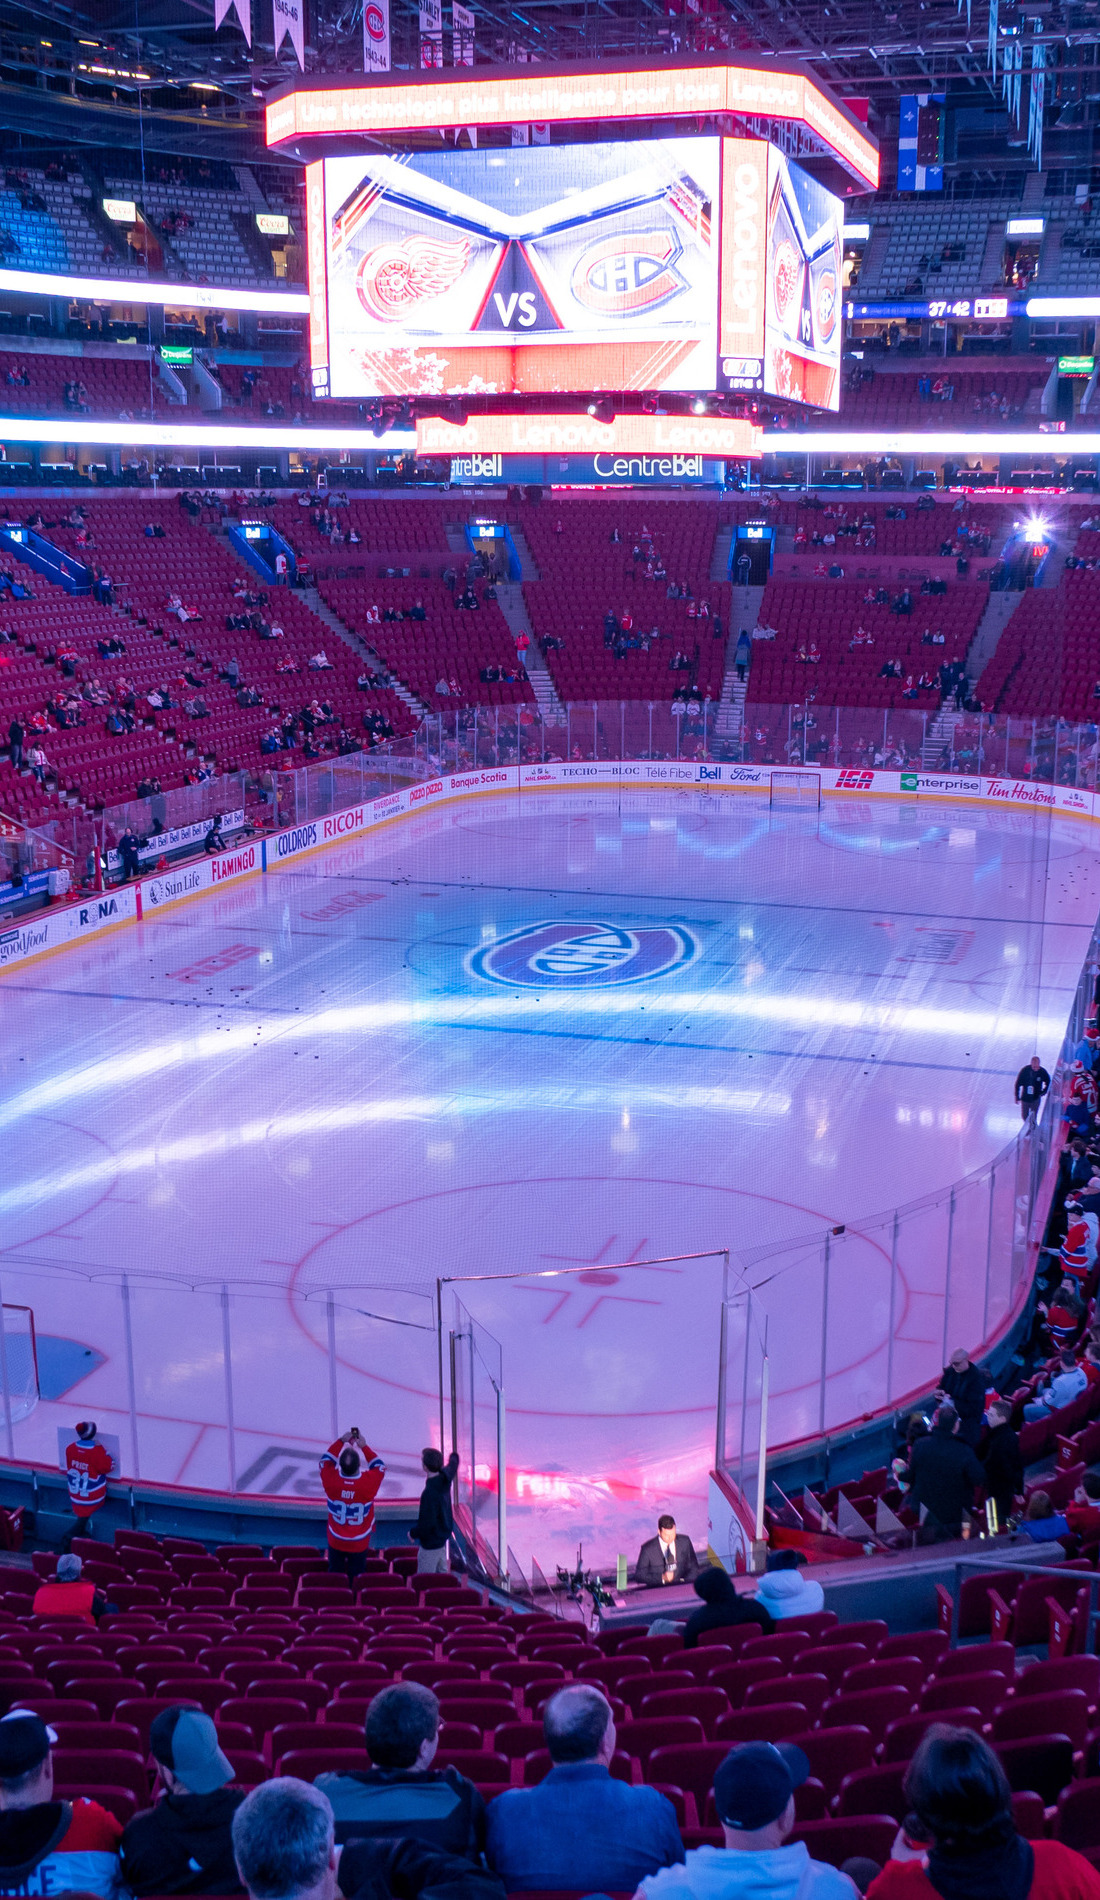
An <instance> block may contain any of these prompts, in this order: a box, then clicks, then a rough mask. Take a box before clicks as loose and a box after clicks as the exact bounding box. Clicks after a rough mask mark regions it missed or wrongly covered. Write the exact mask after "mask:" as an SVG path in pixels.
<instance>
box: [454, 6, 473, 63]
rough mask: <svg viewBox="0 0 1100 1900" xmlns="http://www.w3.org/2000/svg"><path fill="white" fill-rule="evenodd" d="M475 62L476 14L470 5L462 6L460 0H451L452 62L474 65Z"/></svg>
mask: <svg viewBox="0 0 1100 1900" xmlns="http://www.w3.org/2000/svg"><path fill="white" fill-rule="evenodd" d="M473 63H474V16H473V14H472V13H471V11H470V9H469V7H464V6H460V4H459V0H451V64H452V65H453V66H472V65H473Z"/></svg>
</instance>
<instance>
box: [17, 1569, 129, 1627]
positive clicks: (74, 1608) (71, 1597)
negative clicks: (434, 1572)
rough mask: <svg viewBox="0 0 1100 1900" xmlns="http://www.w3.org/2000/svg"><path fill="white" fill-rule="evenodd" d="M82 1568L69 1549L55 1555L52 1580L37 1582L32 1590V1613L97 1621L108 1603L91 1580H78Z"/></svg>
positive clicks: (86, 1621) (108, 1606) (83, 1621)
mask: <svg viewBox="0 0 1100 1900" xmlns="http://www.w3.org/2000/svg"><path fill="white" fill-rule="evenodd" d="M83 1569H84V1566H83V1564H82V1563H81V1561H80V1558H79V1557H74V1556H73V1554H72V1552H71V1551H69V1552H68V1553H67V1554H66V1555H65V1556H64V1557H59V1558H58V1560H57V1569H56V1571H55V1572H54V1580H53V1582H52V1583H41V1584H39V1586H38V1589H37V1590H36V1591H35V1594H34V1602H33V1603H32V1604H31V1609H32V1611H33V1612H34V1614H35V1616H72V1617H76V1618H77V1619H78V1620H79V1621H80V1622H82V1623H91V1624H93V1625H94V1624H96V1623H98V1622H99V1619H100V1617H101V1616H102V1615H103V1613H104V1611H105V1610H108V1609H110V1608H111V1605H110V1604H109V1603H108V1601H107V1598H106V1597H105V1595H104V1593H103V1591H102V1590H97V1589H96V1587H95V1584H94V1583H84V1582H83V1581H82V1579H81V1573H82V1571H83Z"/></svg>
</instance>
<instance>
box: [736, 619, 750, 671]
mask: <svg viewBox="0 0 1100 1900" xmlns="http://www.w3.org/2000/svg"><path fill="white" fill-rule="evenodd" d="M751 661H752V641H751V640H750V639H749V634H748V629H747V627H742V629H741V631H740V633H739V634H738V636H737V645H736V647H735V648H734V652H733V664H734V666H735V667H736V668H737V677H738V679H739V680H742V681H743V680H744V678H745V674H746V673H747V672H748V670H749V666H750V663H751Z"/></svg>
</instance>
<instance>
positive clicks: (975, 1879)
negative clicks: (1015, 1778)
mask: <svg viewBox="0 0 1100 1900" xmlns="http://www.w3.org/2000/svg"><path fill="white" fill-rule="evenodd" d="M905 1796H906V1800H907V1802H908V1805H909V1807H910V1809H911V1810H912V1813H913V1816H914V1818H915V1823H916V1827H917V1829H918V1831H919V1837H920V1839H921V1840H922V1841H927V1842H928V1843H930V1845H929V1848H928V1852H927V1854H926V1855H925V1854H922V1855H921V1856H920V1858H919V1859H914V1860H904V1861H903V1860H891V1861H890V1862H888V1864H887V1865H886V1866H885V1867H884V1868H883V1870H882V1872H881V1873H880V1874H879V1875H878V1877H877V1878H876V1879H875V1880H873V1881H872V1882H871V1885H870V1886H869V1888H868V1889H867V1900H935V1896H936V1895H937V1894H938V1895H940V1896H941V1897H942V1896H948V1895H950V1896H952V1900H954V1896H960V1897H961V1896H963V1895H965V1896H966V1900H1029V1897H1030V1900H1100V1872H1097V1870H1096V1869H1095V1868H1094V1867H1091V1866H1090V1865H1089V1863H1088V1861H1087V1860H1085V1859H1084V1858H1083V1857H1082V1856H1081V1855H1080V1854H1075V1853H1074V1851H1073V1849H1072V1848H1071V1847H1064V1846H1063V1845H1062V1843H1061V1841H1042V1840H1040V1841H1025V1840H1023V1839H1022V1838H1021V1836H1020V1835H1019V1834H1018V1833H1017V1832H1016V1827H1015V1824H1014V1822H1013V1819H1012V1791H1011V1789H1010V1788H1009V1785H1008V1781H1007V1778H1006V1776H1005V1772H1004V1769H1003V1768H1002V1767H1001V1764H1000V1762H999V1761H998V1760H997V1757H996V1755H995V1754H994V1753H993V1750H992V1749H991V1748H990V1747H989V1745H988V1743H986V1742H984V1741H983V1740H982V1738H981V1736H980V1735H975V1733H974V1731H973V1730H972V1729H965V1728H949V1727H947V1726H946V1724H943V1723H936V1724H935V1726H934V1727H932V1728H930V1729H929V1730H928V1732H927V1734H926V1735H925V1736H924V1738H923V1740H922V1742H921V1744H920V1746H919V1748H918V1749H917V1752H916V1754H915V1755H914V1757H913V1760H912V1761H911V1762H910V1764H909V1770H908V1773H907V1774H906V1777H905Z"/></svg>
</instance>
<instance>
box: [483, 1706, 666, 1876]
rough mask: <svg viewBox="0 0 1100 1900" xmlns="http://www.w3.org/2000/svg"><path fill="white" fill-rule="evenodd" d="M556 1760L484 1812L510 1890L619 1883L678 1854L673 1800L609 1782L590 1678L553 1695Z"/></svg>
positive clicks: (550, 1718) (603, 1727) (606, 1732)
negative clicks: (533, 1782) (533, 1783)
mask: <svg viewBox="0 0 1100 1900" xmlns="http://www.w3.org/2000/svg"><path fill="white" fill-rule="evenodd" d="M543 1728H544V1730H545V1734H546V1746H547V1748H548V1749H549V1751H550V1759H551V1762H552V1763H553V1766H552V1767H551V1769H550V1773H549V1774H548V1775H547V1777H546V1779H545V1781H541V1782H540V1783H539V1784H538V1786H537V1787H535V1788H522V1789H521V1788H512V1789H509V1790H508V1791H507V1792H506V1793H504V1794H501V1795H498V1796H497V1798H496V1800H495V1801H494V1802H493V1804H492V1806H491V1807H490V1809H489V1864H490V1866H492V1867H493V1868H495V1869H496V1871H497V1872H498V1873H499V1875H500V1877H501V1879H502V1880H503V1881H504V1884H505V1886H506V1888H507V1889H508V1892H509V1893H525V1892H527V1893H529V1892H531V1891H536V1892H537V1891H538V1890H540V1889H543V1890H545V1889H552V1888H570V1887H573V1888H580V1889H581V1890H582V1891H584V1892H588V1891H589V1890H590V1889H594V1888H607V1889H611V1888H625V1889H626V1890H627V1892H633V1890H634V1888H635V1887H636V1886H637V1885H638V1882H639V1881H640V1880H644V1879H645V1877H646V1875H647V1874H653V1873H656V1872H657V1870H658V1869H659V1868H661V1867H670V1866H673V1865H675V1864H676V1862H678V1861H682V1860H683V1858H684V1847H683V1842H682V1841H681V1839H680V1831H679V1829H678V1827H677V1825H676V1816H675V1813H674V1811H673V1808H672V1804H671V1802H669V1801H666V1799H665V1797H664V1795H662V1794H658V1793H657V1791H656V1789H655V1788H631V1787H628V1786H627V1785H626V1783H625V1782H622V1781H616V1780H614V1779H613V1778H612V1776H611V1774H610V1772H609V1769H610V1763H611V1761H612V1759H613V1757H614V1753H615V1722H614V1718H613V1716H612V1714H611V1709H610V1706H609V1704H608V1702H607V1700H606V1698H605V1697H604V1696H603V1695H602V1694H601V1693H600V1691H599V1690H598V1689H597V1688H595V1686H594V1685H592V1684H590V1683H572V1684H571V1685H570V1686H569V1687H568V1688H566V1689H562V1690H560V1691H559V1692H558V1694H557V1695H555V1696H553V1697H551V1700H550V1701H549V1702H548V1704H547V1706H546V1712H545V1714H544V1716H543Z"/></svg>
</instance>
